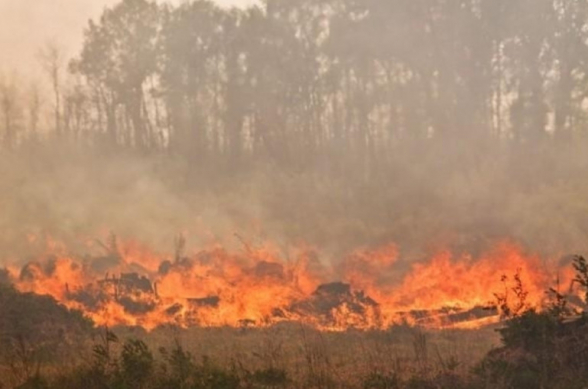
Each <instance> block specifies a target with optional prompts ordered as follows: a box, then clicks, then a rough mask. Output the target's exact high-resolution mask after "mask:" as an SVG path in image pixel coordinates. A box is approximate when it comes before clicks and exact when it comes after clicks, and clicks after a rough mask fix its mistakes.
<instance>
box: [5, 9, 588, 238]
mask: <svg viewBox="0 0 588 389" xmlns="http://www.w3.org/2000/svg"><path fill="white" fill-rule="evenodd" d="M586 20H588V3H586V2H585V1H580V0H566V1H562V0H459V1H450V2H447V1H444V0H419V1H402V0H362V1H359V0H320V1H317V0H267V1H266V2H265V3H264V4H263V6H258V7H250V8H247V9H243V10H240V9H224V8H219V7H217V6H215V5H214V4H213V3H212V2H209V1H204V0H200V1H188V2H184V3H182V4H181V5H179V6H172V5H159V4H157V3H155V2H152V1H148V0H122V1H121V2H120V3H118V4H117V5H115V6H114V7H112V8H110V9H106V10H105V11H104V13H103V15H102V17H101V18H100V19H99V20H97V21H92V22H90V23H89V25H88V27H87V28H86V30H85V32H84V33H85V39H84V45H83V48H82V50H81V52H80V53H79V55H77V56H76V57H75V58H74V59H73V60H72V61H71V62H70V64H69V74H68V82H67V83H66V82H64V81H63V80H61V79H60V70H59V67H58V66H59V64H58V61H59V60H60V58H59V53H58V52H57V51H56V49H55V48H51V47H49V48H48V51H45V55H44V57H43V58H44V61H43V64H44V65H45V68H46V70H47V72H48V74H49V75H50V79H51V83H52V93H53V94H52V95H53V96H54V97H53V99H48V101H43V102H40V101H39V96H38V93H37V92H34V93H33V92H31V93H29V95H30V96H29V98H25V96H26V95H27V94H26V93H24V92H25V88H22V87H21V88H20V89H19V88H18V86H17V85H16V84H14V83H13V82H12V81H11V80H9V79H8V78H7V79H3V80H2V81H1V82H0V102H1V104H0V117H1V118H2V121H1V123H2V124H1V125H0V130H1V131H2V133H1V134H2V140H3V142H2V144H3V145H4V146H5V148H6V149H14V148H17V149H18V148H19V147H20V148H21V149H23V153H25V154H26V155H30V148H31V144H32V143H34V144H35V146H34V147H36V148H39V147H41V148H43V147H47V146H43V144H44V143H47V144H50V145H51V146H50V147H57V148H58V147H60V146H63V145H68V146H67V147H68V149H67V150H69V152H71V153H74V152H73V151H71V150H72V148H73V149H75V150H84V151H83V152H82V154H90V155H92V158H93V160H94V161H99V160H100V159H101V158H110V157H109V156H112V155H113V153H115V154H119V155H120V154H124V155H133V156H134V157H133V158H145V159H149V160H150V161H153V160H156V161H158V162H155V164H160V163H162V162H161V161H162V160H165V161H167V162H165V163H168V164H169V165H173V169H174V170H173V174H172V173H169V171H170V170H169V166H168V167H166V169H160V170H159V174H161V175H162V176H164V179H163V181H165V182H166V185H168V184H169V182H172V181H173V185H175V186H178V187H181V188H182V190H183V189H186V188H187V187H189V188H194V187H196V188H200V189H202V187H203V186H205V185H203V184H202V182H206V183H207V184H206V185H210V186H214V188H215V189H214V191H217V192H223V191H224V192H228V191H245V192H246V191H247V190H248V189H247V185H246V184H243V182H245V181H248V180H251V181H254V180H257V179H258V178H256V174H258V173H259V172H264V173H267V175H266V176H265V177H266V178H264V180H266V181H264V183H263V186H261V189H256V190H255V196H254V197H255V198H256V201H257V202H259V203H261V204H262V208H263V210H261V211H252V212H251V213H252V214H253V216H252V218H254V219H255V218H257V217H259V218H260V219H264V220H267V221H268V226H270V227H268V228H273V227H276V224H278V222H276V221H277V220H279V221H280V223H279V224H280V227H279V229H281V232H282V233H284V234H285V235H291V236H293V237H295V238H303V239H306V240H311V241H312V240H313V239H315V240H316V241H332V240H340V241H341V240H343V241H347V240H348V238H349V236H350V235H353V236H354V238H353V239H351V240H356V241H357V242H366V241H370V240H375V241H381V240H386V239H398V240H400V241H403V243H406V244H409V245H410V244H413V243H415V242H423V241H424V240H425V237H429V239H430V238H431V237H433V238H432V239H436V238H437V237H440V236H443V234H446V235H447V234H449V235H451V236H454V235H453V234H455V236H459V237H460V238H449V240H458V241H459V239H461V236H462V235H467V236H468V238H467V239H473V240H475V239H477V238H475V237H474V238H472V236H474V235H475V234H477V233H479V234H480V235H482V234H483V235H485V236H489V237H498V236H500V237H502V236H508V237H512V238H514V239H518V240H521V241H522V242H523V243H528V244H538V245H545V246H546V248H547V249H560V248H561V247H560V246H561V239H560V238H562V235H565V236H566V238H564V239H565V243H566V244H570V245H571V246H572V247H571V248H575V247H579V244H578V242H579V241H580V240H581V236H583V232H585V228H586V227H587V226H586V221H585V220H584V219H583V218H582V217H581V211H582V210H584V209H585V204H584V203H583V202H582V201H581V200H577V201H576V200H571V201H570V199H577V198H578V197H580V196H581V193H582V190H583V189H585V188H587V187H588V185H587V184H586V182H585V179H583V175H584V172H585V171H586V170H585V169H586V167H587V166H588V158H586V157H585V156H584V154H585V151H586V150H587V148H588V147H587V146H588V139H587V136H586V135H587V134H586V131H585V127H586V124H587V123H586V118H587V115H586V114H587V113H588V106H587V101H588V100H587V98H588V96H587V92H588V85H587V83H588V70H587V69H588V45H587V42H588V24H587V22H586ZM31 90H33V91H34V90H35V89H31ZM41 107H43V109H53V123H54V124H53V125H50V124H47V123H46V124H45V125H44V126H43V125H41V124H40V123H39V122H40V109H41ZM49 123H50V122H49ZM41 127H43V129H41ZM39 139H40V140H44V143H43V142H41V143H40V144H39ZM27 150H28V151H27ZM35 150H37V151H35V152H34V153H33V154H37V155H38V154H43V155H45V154H47V153H49V152H47V151H43V152H39V151H38V149H35ZM44 150H46V149H44ZM78 152H79V151H78ZM27 153H28V154H27ZM49 154H50V153H49ZM11 155H12V154H11ZM11 158H15V157H14V156H11ZM93 166H94V165H93ZM127 166H128V165H127V164H125V163H122V162H121V166H120V167H119V168H120V169H123V168H126V167H127ZM157 166H159V165H157ZM166 166H167V165H166ZM112 168H113V169H117V168H116V167H112ZM93 169H96V170H105V169H100V168H97V167H94V168H93ZM163 170H165V172H163ZM91 171H92V172H94V170H91ZM90 174H92V173H90ZM104 174H105V175H106V173H104ZM169 176H172V178H170V177H169ZM227 177H228V178H229V179H230V178H231V177H232V181H231V180H229V179H227ZM267 177H270V178H267ZM292 177H293V178H292ZM227 181H231V182H233V184H227V183H226V182H227ZM255 182H257V181H255ZM268 182H269V183H268ZM235 183H237V184H235ZM169 185H171V184H169ZM227 185H228V186H227ZM175 186H174V187H175ZM236 186H238V187H237V188H236ZM214 191H213V192H214ZM217 192H214V193H217ZM560 196H566V205H562V199H563V197H560ZM17 197H18V196H17ZM244 197H246V196H245V195H244ZM174 198H175V197H174ZM161 200H162V199H161V197H160V198H159V199H158V200H157V201H161ZM157 201H154V204H157ZM184 201H186V200H185V199H184ZM130 202H132V200H131V201H130ZM49 208H50V207H49ZM541 212H544V213H543V214H541ZM321 215H322V216H321ZM341 215H344V217H343V216H341ZM233 216H234V215H233ZM249 216H251V215H249ZM542 217H544V218H543V219H542ZM57 219H59V218H57ZM323 219H324V220H323ZM11 220H12V219H11ZM158 220H159V219H158ZM330 221H332V225H331V222H330ZM272 223H274V224H272ZM547 224H551V226H550V227H547V226H546V225H547ZM309 225H311V226H312V228H308V226H309ZM305 230H308V231H312V234H311V233H310V232H308V233H307V234H305ZM334 231H336V232H334ZM474 231H476V232H474ZM310 235H312V237H310ZM444 238H447V236H444V237H443V239H444ZM467 239H466V240H467ZM582 247H583V246H582Z"/></svg>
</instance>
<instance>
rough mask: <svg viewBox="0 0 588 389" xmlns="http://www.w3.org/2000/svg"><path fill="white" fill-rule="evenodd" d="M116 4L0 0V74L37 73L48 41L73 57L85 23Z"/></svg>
mask: <svg viewBox="0 0 588 389" xmlns="http://www.w3.org/2000/svg"><path fill="white" fill-rule="evenodd" d="M118 1H119V0H0V72H4V73H6V72H13V71H14V70H16V72H17V73H18V74H22V73H35V72H37V68H38V63H39V61H38V52H39V49H40V48H41V47H42V46H43V45H45V44H47V42H50V41H52V42H55V43H56V44H57V45H58V46H59V47H60V48H61V49H62V50H63V51H64V52H65V53H66V55H67V56H68V57H72V56H73V55H75V54H76V53H77V52H78V50H79V48H80V47H81V43H82V39H83V30H84V28H85V26H86V25H87V24H88V20H89V19H96V18H98V17H99V16H100V14H101V12H102V10H103V9H104V7H107V6H111V5H113V4H115V3H117V2H118ZM172 1H174V2H175V1H177V2H179V1H181V0H172ZM216 1H217V2H218V3H219V4H220V5H223V6H246V5H250V4H252V3H253V0H216ZM28 75H29V74H27V76H28ZM34 76H35V77H36V76H39V75H38V74H36V75H34Z"/></svg>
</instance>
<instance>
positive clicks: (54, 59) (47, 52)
mask: <svg viewBox="0 0 588 389" xmlns="http://www.w3.org/2000/svg"><path fill="white" fill-rule="evenodd" d="M39 61H40V63H41V66H42V67H43V70H44V71H45V73H46V74H47V76H48V77H49V80H50V82H51V88H52V92H53V98H54V120H55V124H54V125H55V133H56V134H57V136H58V137H61V135H62V132H63V131H62V130H63V129H62V125H61V124H62V123H61V84H62V73H63V69H64V65H65V54H64V51H63V49H61V47H60V46H59V45H58V44H57V43H56V42H53V41H50V42H47V43H46V44H45V46H44V47H43V48H42V49H41V50H39Z"/></svg>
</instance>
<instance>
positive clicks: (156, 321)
mask: <svg viewBox="0 0 588 389" xmlns="http://www.w3.org/2000/svg"><path fill="white" fill-rule="evenodd" d="M111 246H112V247H110V248H108V247H106V246H104V247H105V248H106V249H107V251H108V253H107V254H106V255H103V256H94V257H87V256H86V257H80V256H76V255H73V254H71V253H67V252H66V250H64V249H63V247H64V246H63V245H62V244H58V243H55V242H53V241H51V243H50V244H49V245H48V247H49V249H50V250H49V252H48V253H46V254H44V255H43V256H42V257H43V258H44V259H42V260H38V261H36V262H31V263H29V264H27V265H26V266H24V267H23V268H22V269H20V270H18V269H15V268H12V269H10V274H12V278H13V281H14V284H15V285H16V287H17V288H18V289H19V290H21V291H27V292H34V293H38V294H48V295H51V296H53V297H54V298H55V299H56V300H57V301H59V302H60V303H62V304H64V305H66V306H68V307H70V308H75V309H80V310H82V311H83V312H84V313H85V314H86V315H87V316H88V317H90V318H91V319H92V320H94V322H96V323H97V324H101V325H102V324H105V325H111V326H112V325H132V326H142V327H144V328H146V329H153V328H155V327H157V326H160V325H166V324H173V325H179V326H183V327H187V326H193V325H199V326H234V327H238V326H248V325H255V326H267V325H272V324H274V323H277V322H280V321H299V322H302V323H306V324H309V325H313V326H315V327H317V328H320V329H325V330H345V329H347V328H351V327H353V328H360V329H370V328H386V327H389V326H391V325H393V324H395V323H401V322H408V323H412V324H420V325H424V326H431V327H444V326H454V327H463V328H476V327H479V326H482V325H485V324H488V323H491V322H496V321H497V320H498V312H497V311H496V310H489V311H488V310H484V309H483V307H486V306H488V305H489V304H490V303H491V302H492V301H494V300H496V296H497V294H499V295H503V296H506V297H508V296H509V293H510V297H509V298H510V299H511V301H512V302H509V303H512V304H515V303H521V302H520V301H519V302H516V301H515V300H516V299H517V298H518V297H517V296H516V295H515V294H514V292H513V291H514V289H513V287H514V284H513V275H514V274H517V275H518V277H519V279H520V282H521V284H522V285H523V287H524V289H525V292H526V294H525V296H524V301H523V303H524V304H526V305H528V306H540V305H541V304H542V303H543V302H544V299H545V290H546V289H547V288H548V287H549V286H551V285H552V282H553V280H552V279H551V277H550V276H549V274H550V273H549V271H548V269H547V266H546V265H544V264H543V262H542V261H541V259H540V258H539V257H538V256H536V255H526V254H525V253H524V251H523V250H522V249H521V248H520V247H518V246H516V245H514V244H510V243H500V244H498V245H497V246H496V247H495V248H494V249H492V250H490V251H489V252H487V253H485V254H483V255H481V256H479V257H477V258H473V257H471V256H469V255H454V254H452V253H451V252H449V251H443V252H440V253H438V254H436V255H434V256H432V257H431V258H430V259H428V260H425V261H422V262H418V263H414V264H412V265H407V264H405V263H403V262H402V261H401V257H400V254H399V250H398V249H397V247H396V246H395V245H387V246H384V247H381V248H379V249H376V250H358V251H356V252H354V253H352V254H350V255H349V256H347V257H346V258H345V259H344V260H343V261H342V262H340V263H338V264H337V265H331V266H328V265H325V264H321V262H320V261H319V260H318V259H317V258H318V257H317V253H316V251H313V250H298V251H294V252H293V253H289V255H288V256H287V258H289V259H284V258H283V257H282V256H281V255H280V254H279V252H278V251H277V250H272V249H271V248H269V246H267V247H262V248H256V249H253V248H251V247H249V246H247V245H246V247H245V249H244V250H241V251H236V252H229V251H227V250H225V249H223V248H221V247H212V248H209V249H206V250H202V251H200V252H197V253H195V254H193V255H183V254H182V253H181V252H180V250H178V252H177V253H176V254H175V256H174V255H167V256H166V255H161V254H158V253H156V252H155V251H152V250H149V249H147V248H146V247H145V246H144V245H141V244H138V243H136V242H123V243H120V242H119V243H116V242H115V243H113V244H112V245H111ZM292 258H293V259H292ZM567 277H569V273H568V276H567ZM333 280H341V281H342V282H332V281H333Z"/></svg>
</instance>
